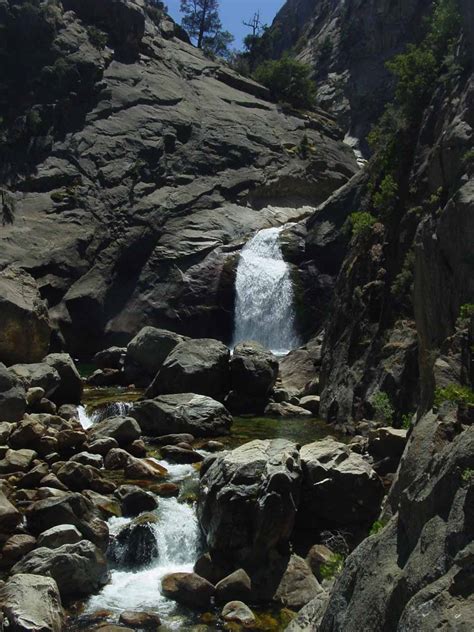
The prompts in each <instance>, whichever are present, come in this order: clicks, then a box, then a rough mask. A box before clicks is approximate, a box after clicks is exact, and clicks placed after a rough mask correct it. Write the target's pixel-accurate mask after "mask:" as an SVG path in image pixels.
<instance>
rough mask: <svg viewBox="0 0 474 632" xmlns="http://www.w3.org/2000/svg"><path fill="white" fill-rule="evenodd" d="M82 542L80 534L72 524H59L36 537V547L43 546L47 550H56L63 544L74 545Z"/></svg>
mask: <svg viewBox="0 0 474 632" xmlns="http://www.w3.org/2000/svg"><path fill="white" fill-rule="evenodd" d="M81 540H83V537H82V534H81V532H80V531H79V529H77V528H76V527H74V526H73V525H72V524H60V525H58V526H57V527H52V528H51V529H47V530H46V531H43V533H40V534H39V536H38V546H39V547H41V546H45V547H47V548H48V549H57V548H58V547H60V546H63V544H76V542H80V541H81Z"/></svg>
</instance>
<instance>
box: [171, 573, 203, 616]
mask: <svg viewBox="0 0 474 632" xmlns="http://www.w3.org/2000/svg"><path fill="white" fill-rule="evenodd" d="M161 592H162V593H163V595H165V597H168V599H173V600H174V601H177V602H179V603H181V604H183V605H184V606H188V607H189V608H197V609H202V610H204V609H206V608H208V607H209V606H210V603H211V599H212V597H213V596H214V592H215V588H214V586H213V585H212V584H211V583H209V582H208V581H207V580H206V579H204V578H203V577H200V576H199V575H196V574H195V573H171V574H170V575H165V577H163V579H162V580H161Z"/></svg>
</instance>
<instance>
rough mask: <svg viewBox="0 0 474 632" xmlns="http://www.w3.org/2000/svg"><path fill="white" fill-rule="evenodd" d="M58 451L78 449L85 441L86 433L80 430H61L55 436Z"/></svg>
mask: <svg viewBox="0 0 474 632" xmlns="http://www.w3.org/2000/svg"><path fill="white" fill-rule="evenodd" d="M57 440H58V449H59V450H60V451H62V450H68V449H70V448H76V449H77V448H79V447H80V446H82V445H83V444H84V443H85V442H86V440H87V433H85V432H84V431H82V430H61V431H60V432H59V433H58V436H57Z"/></svg>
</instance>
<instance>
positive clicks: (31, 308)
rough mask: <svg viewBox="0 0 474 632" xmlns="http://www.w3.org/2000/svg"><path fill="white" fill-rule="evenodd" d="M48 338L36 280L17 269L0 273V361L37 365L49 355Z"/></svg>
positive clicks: (46, 323) (44, 306) (43, 308)
mask: <svg viewBox="0 0 474 632" xmlns="http://www.w3.org/2000/svg"><path fill="white" fill-rule="evenodd" d="M2 230H3V229H2ZM50 335H51V329H50V324H49V318H48V310H47V307H46V304H45V302H44V301H43V300H42V299H41V296H40V293H39V290H38V285H37V284H36V281H35V279H34V278H33V277H32V276H31V275H30V274H28V273H27V272H25V271H24V270H22V269H20V268H18V267H16V266H10V267H7V268H5V269H4V270H2V271H0V362H3V363H4V364H6V365H10V364H18V363H22V362H39V361H40V360H42V359H43V358H44V356H45V355H46V353H47V352H48V348H49V341H50Z"/></svg>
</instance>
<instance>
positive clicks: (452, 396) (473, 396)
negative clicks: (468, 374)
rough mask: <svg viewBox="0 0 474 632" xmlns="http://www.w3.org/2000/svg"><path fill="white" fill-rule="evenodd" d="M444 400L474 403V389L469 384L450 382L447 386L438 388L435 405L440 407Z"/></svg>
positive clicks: (457, 402)
mask: <svg viewBox="0 0 474 632" xmlns="http://www.w3.org/2000/svg"><path fill="white" fill-rule="evenodd" d="M443 402H454V403H456V404H474V391H472V389H470V388H469V387H468V386H461V385H460V384H449V385H448V386H446V387H445V388H437V389H436V391H435V399H434V403H435V406H436V407H439V406H441V404H442V403H443Z"/></svg>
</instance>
